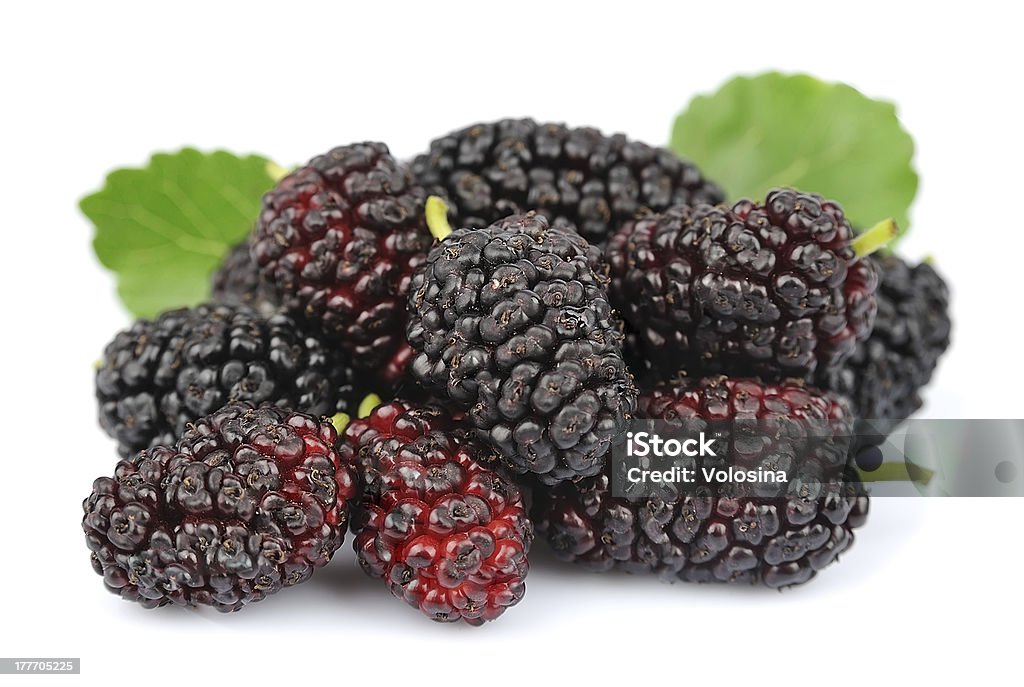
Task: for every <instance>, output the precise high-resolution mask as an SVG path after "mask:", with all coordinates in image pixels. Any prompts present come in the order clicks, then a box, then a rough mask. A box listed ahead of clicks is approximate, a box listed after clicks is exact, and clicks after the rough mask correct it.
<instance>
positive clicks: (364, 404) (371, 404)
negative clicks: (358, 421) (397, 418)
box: [356, 394, 381, 417]
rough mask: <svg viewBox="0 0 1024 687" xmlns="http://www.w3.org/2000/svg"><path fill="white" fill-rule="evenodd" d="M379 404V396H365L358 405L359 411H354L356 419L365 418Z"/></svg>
mask: <svg viewBox="0 0 1024 687" xmlns="http://www.w3.org/2000/svg"><path fill="white" fill-rule="evenodd" d="M380 404H381V399H380V396H378V395H377V394H367V395H366V397H365V398H363V400H362V401H361V402H360V403H359V410H358V411H356V415H357V416H358V417H367V416H368V415H369V414H370V413H372V412H373V409H374V408H376V407H377V406H379V405H380Z"/></svg>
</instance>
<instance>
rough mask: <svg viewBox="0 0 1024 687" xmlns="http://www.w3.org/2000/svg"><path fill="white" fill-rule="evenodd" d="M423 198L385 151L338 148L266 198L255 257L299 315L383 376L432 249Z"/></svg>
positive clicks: (365, 146)
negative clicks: (409, 296)
mask: <svg viewBox="0 0 1024 687" xmlns="http://www.w3.org/2000/svg"><path fill="white" fill-rule="evenodd" d="M425 199H426V197H425V195H424V194H423V193H422V192H421V191H420V190H419V189H418V188H417V187H415V186H413V185H412V180H411V178H410V174H409V171H408V170H407V169H406V168H404V167H402V166H401V165H399V164H398V162H397V161H396V160H395V159H394V158H393V157H391V155H390V154H389V153H388V148H387V146H385V145H384V144H383V143H360V144H355V145H349V146H343V147H339V148H335V149H333V150H331V151H330V152H328V153H327V154H325V155H320V156H318V157H315V158H313V160H311V161H310V162H309V164H307V165H306V166H304V167H301V168H299V169H297V170H296V171H294V172H292V173H291V174H289V175H288V176H286V177H285V178H284V179H282V180H281V181H280V182H278V184H277V186H276V187H275V188H273V189H272V190H271V191H269V192H268V193H267V194H266V195H265V196H264V197H263V209H262V211H261V213H260V216H259V219H258V221H257V223H256V229H255V233H254V236H253V240H252V255H253V257H254V259H255V260H256V263H257V264H258V265H259V266H260V269H261V270H262V272H263V275H264V277H265V278H266V279H267V280H268V281H270V282H271V283H273V284H274V285H275V286H276V288H277V290H278V291H279V292H280V293H281V296H282V299H283V301H284V305H285V307H286V308H287V309H288V310H289V311H290V312H291V313H292V314H293V315H295V316H297V317H301V318H304V319H306V320H308V321H310V322H311V323H313V324H315V325H316V326H317V327H319V328H321V329H322V331H323V333H324V334H325V336H327V338H328V339H329V340H330V341H331V342H332V343H334V344H335V345H338V346H340V347H341V348H343V349H344V350H345V351H347V352H348V353H350V354H351V356H352V360H353V362H354V363H355V364H356V365H357V366H359V367H360V368H361V369H366V370H377V369H378V368H380V367H382V366H384V365H387V364H388V363H389V361H391V360H393V359H394V357H395V356H396V355H398V354H399V349H401V348H402V346H403V345H404V339H403V334H404V331H405V301H406V293H407V291H408V286H409V277H410V275H411V274H412V271H413V269H414V268H415V267H416V266H417V265H418V264H420V263H422V262H423V260H424V259H425V257H426V252H427V250H428V249H429V248H430V245H431V242H432V240H433V239H432V237H431V236H430V233H429V232H428V230H427V227H426V224H425V221H424V217H423V203H424V201H425ZM392 381H394V380H392Z"/></svg>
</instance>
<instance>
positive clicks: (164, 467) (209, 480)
mask: <svg viewBox="0 0 1024 687" xmlns="http://www.w3.org/2000/svg"><path fill="white" fill-rule="evenodd" d="M336 440H337V432H336V431H335V429H334V427H333V426H332V425H331V424H330V423H329V422H326V421H324V422H321V421H319V420H317V419H315V418H313V417H312V416H309V415H303V414H301V413H290V412H288V411H285V410H282V409H279V408H274V407H270V406H263V407H260V408H255V407H253V406H252V405H250V404H247V403H232V404H229V405H227V406H225V407H224V408H221V409H220V410H218V411H217V412H215V413H213V414H212V415H210V416H209V417H205V418H202V419H200V420H197V421H196V422H195V423H194V425H192V426H190V427H189V429H188V430H187V431H186V432H185V433H184V435H182V437H181V439H180V440H179V441H178V442H177V444H176V446H175V447H174V448H170V447H167V446H157V447H154V448H152V449H150V450H146V451H142V452H141V453H139V454H138V455H136V456H135V457H134V458H132V459H131V460H124V461H121V462H120V463H118V465H117V468H116V469H115V471H114V476H113V477H101V478H99V479H97V480H96V481H95V482H94V484H93V490H92V494H91V495H90V496H89V498H87V499H86V500H85V501H84V503H83V508H84V510H85V517H84V518H83V520H82V527H83V529H84V530H85V535H86V543H87V544H88V547H89V549H90V551H92V564H93V568H94V569H95V570H96V572H97V573H98V574H100V575H102V576H103V581H104V583H105V584H106V586H107V589H109V590H110V591H111V592H114V593H115V594H119V595H120V596H121V597H122V598H124V599H127V600H129V601H136V602H138V603H140V604H142V605H143V606H145V607H146V608H156V607H158V606H164V605H166V604H172V603H173V604H177V605H181V606H197V605H207V606H213V607H215V608H217V610H220V611H225V612H226V611H237V610H238V609H240V608H242V606H244V605H246V604H249V603H254V602H256V601H261V600H262V599H264V598H265V597H266V596H267V595H269V594H273V593H274V592H276V591H278V590H279V589H281V588H283V587H290V586H292V585H295V584H298V583H300V582H304V581H305V580H307V579H308V578H309V577H310V575H312V573H313V571H314V569H315V568H318V567H320V566H322V565H325V564H326V563H327V562H328V561H329V560H330V559H331V556H332V555H333V554H334V552H335V551H336V550H337V549H338V548H339V547H340V546H341V543H342V540H343V539H344V536H345V527H346V505H347V503H348V500H349V499H351V498H353V497H354V496H355V495H356V490H357V483H356V475H355V472H354V471H353V470H352V469H351V467H349V466H346V465H343V464H342V463H341V461H340V459H339V456H338V453H337V452H336V450H335V449H334V444H335V442H336Z"/></svg>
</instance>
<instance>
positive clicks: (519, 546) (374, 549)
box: [340, 401, 533, 625]
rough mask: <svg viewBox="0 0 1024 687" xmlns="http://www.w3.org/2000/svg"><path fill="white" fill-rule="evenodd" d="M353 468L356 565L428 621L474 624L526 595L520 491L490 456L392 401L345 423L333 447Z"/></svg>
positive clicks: (528, 536) (444, 420) (432, 412)
mask: <svg viewBox="0 0 1024 687" xmlns="http://www.w3.org/2000/svg"><path fill="white" fill-rule="evenodd" d="M340 452H341V456H342V459H343V460H344V461H345V462H346V463H347V464H349V465H357V466H359V468H360V470H359V472H360V474H361V475H362V476H363V497H362V500H361V502H360V505H359V506H357V507H356V508H355V509H354V510H355V511H356V512H355V513H354V515H353V519H352V522H353V531H354V532H357V536H356V540H355V547H356V551H357V552H358V555H359V561H360V563H361V564H362V566H363V568H364V569H365V570H366V572H367V573H368V574H370V575H371V576H373V577H379V578H383V579H384V580H385V581H386V582H387V584H388V586H389V587H390V589H391V591H392V593H393V594H394V595H395V596H396V597H398V598H399V599H404V600H405V601H406V602H407V603H408V604H410V605H411V606H414V607H416V608H419V609H420V610H421V611H422V612H423V613H425V614H426V615H427V616H429V617H430V618H432V619H434V620H439V621H446V622H453V621H457V620H459V619H462V620H465V621H466V622H467V623H469V624H471V625H479V624H481V623H483V622H484V621H487V620H493V619H495V618H497V617H498V616H499V615H501V614H502V613H503V612H504V611H505V609H506V608H508V607H510V606H513V605H515V604H516V603H518V602H519V600H520V599H521V598H522V596H523V594H524V592H525V591H526V584H525V578H526V574H527V570H528V564H527V560H526V554H527V552H528V550H529V548H530V543H531V542H532V540H533V525H532V523H531V522H530V520H529V519H528V518H527V515H526V510H525V508H524V507H523V503H522V500H521V498H520V495H519V491H518V489H517V488H516V486H515V485H514V483H513V482H511V481H510V480H507V479H505V478H503V477H502V476H500V475H499V474H498V473H496V472H494V471H493V470H491V469H489V468H487V467H485V466H484V463H485V461H487V460H488V459H489V456H488V454H489V450H488V449H486V448H485V447H484V446H483V445H482V444H480V443H478V442H477V441H476V440H474V439H473V438H472V437H470V436H467V435H466V434H464V433H462V432H459V431H455V430H454V428H453V425H452V423H451V422H450V421H449V420H448V417H447V414H446V413H445V412H444V411H442V410H441V409H440V408H437V407H434V406H430V405H412V404H409V403H406V402H404V401H394V402H391V403H388V404H386V405H383V406H379V407H378V408H377V409H376V410H374V411H373V413H372V414H371V415H370V416H369V417H367V418H364V419H360V420H355V421H353V422H352V423H351V424H350V425H349V426H348V428H347V429H346V431H345V437H344V442H343V444H342V445H341V447H340Z"/></svg>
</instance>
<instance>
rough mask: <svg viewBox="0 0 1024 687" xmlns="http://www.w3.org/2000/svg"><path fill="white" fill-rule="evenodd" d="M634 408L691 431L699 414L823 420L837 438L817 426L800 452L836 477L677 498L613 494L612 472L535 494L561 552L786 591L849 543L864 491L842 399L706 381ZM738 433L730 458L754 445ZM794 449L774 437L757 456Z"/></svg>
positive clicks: (547, 534)
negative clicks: (772, 490)
mask: <svg viewBox="0 0 1024 687" xmlns="http://www.w3.org/2000/svg"><path fill="white" fill-rule="evenodd" d="M638 414H639V415H640V416H641V417H644V418H650V419H658V420H665V421H669V422H674V423H683V422H686V423H688V424H687V427H688V430H687V431H689V429H690V428H691V427H692V423H693V422H694V421H695V420H696V421H698V422H705V423H708V422H710V423H712V425H711V426H716V427H719V428H721V425H719V424H715V423H720V422H723V421H724V422H733V421H737V420H746V421H749V420H751V419H756V420H757V421H758V422H759V423H760V425H761V426H762V427H765V426H769V425H770V424H772V423H778V424H779V426H786V425H787V423H790V422H792V421H806V422H808V423H822V422H824V423H828V424H830V425H832V427H830V429H829V431H830V432H835V436H836V437H840V439H839V440H837V441H835V442H833V441H831V440H830V439H829V437H830V436H831V435H829V434H827V433H824V432H823V433H822V434H820V435H817V436H818V438H810V437H809V438H808V439H807V441H808V442H811V441H814V442H816V443H815V444H814V445H812V444H806V445H805V446H804V448H805V449H807V450H810V451H814V452H815V453H816V454H817V453H819V452H820V455H822V456H832V458H829V459H828V460H830V461H832V460H838V461H839V462H838V463H836V464H835V465H834V466H833V467H834V468H835V475H834V476H833V477H830V478H829V479H822V480H820V481H814V480H792V481H790V482H789V484H788V485H787V486H786V487H785V488H786V489H787V491H788V492H789V493H787V494H786V495H784V496H774V497H761V496H753V495H750V494H749V493H745V492H744V490H743V489H742V488H741V486H742V485H737V484H732V485H728V486H726V487H724V488H723V489H722V490H721V491H715V492H700V493H698V492H693V491H690V492H682V491H679V492H676V494H675V496H674V497H669V496H667V495H666V496H665V497H657V496H652V497H629V498H626V497H616V496H613V495H612V491H611V483H610V478H609V472H608V471H606V472H604V473H602V474H601V475H599V476H597V477H593V478H590V479H587V480H583V481H581V482H580V483H578V484H564V485H559V486H558V487H556V488H555V489H554V490H551V491H548V492H542V491H541V490H537V491H536V492H535V498H536V499H537V504H536V506H535V507H534V518H535V522H536V523H537V529H538V532H539V533H541V535H542V537H543V538H546V539H547V541H548V542H549V544H550V545H551V547H552V548H553V549H554V552H555V555H556V556H557V557H558V558H560V559H562V560H566V561H572V562H576V563H579V564H581V565H583V566H585V567H587V568H589V569H592V570H597V571H604V570H610V569H620V570H625V571H628V572H638V573H639V572H642V573H655V574H658V575H660V576H661V577H662V578H663V579H666V580H667V581H675V580H684V581H688V582H733V583H749V584H761V585H766V586H769V587H786V586H790V585H795V584H801V583H803V582H806V581H807V580H809V579H811V578H812V577H813V576H814V575H815V574H816V573H817V572H818V571H819V570H821V569H822V568H824V567H825V566H827V565H829V564H830V563H832V562H833V561H835V560H836V559H837V558H838V556H839V554H841V553H842V552H844V551H846V550H847V549H849V547H850V546H851V545H852V543H853V529H854V528H856V527H859V526H860V525H861V524H863V522H864V521H865V519H866V517H867V511H868V498H867V496H866V494H865V493H864V491H863V489H862V488H861V487H860V484H859V483H858V482H857V480H856V474H855V473H854V472H852V471H851V470H850V469H849V468H848V467H847V462H848V460H847V457H846V452H845V447H846V445H847V444H848V440H847V441H846V442H844V441H842V440H841V437H842V436H843V435H844V433H846V434H848V433H849V431H850V429H851V423H852V418H851V415H850V412H849V410H848V409H847V408H846V407H845V406H844V404H843V402H842V401H840V400H839V399H838V398H835V397H832V396H830V395H828V394H825V393H823V392H818V391H815V390H814V389H811V388H805V387H803V386H797V385H783V386H770V385H763V384H761V383H760V382H757V381H753V380H742V379H728V378H725V377H714V378H707V379H703V380H697V381H695V380H687V381H684V382H683V383H682V384H680V385H678V386H674V387H664V388H660V389H656V390H654V391H652V392H649V393H644V394H642V395H641V397H640V402H639V410H638ZM762 436H767V435H766V434H763V435H762ZM739 437H740V434H739V433H736V434H733V435H732V439H731V440H730V441H731V442H733V443H730V444H729V447H730V448H729V456H730V457H731V459H732V460H737V459H738V457H739V456H740V455H741V454H746V453H747V452H749V450H750V446H749V445H746V446H744V447H743V448H742V449H741V448H740V447H739V444H738V443H737V442H738V441H739ZM817 442H821V443H820V444H818V443H817ZM791 448H792V447H791V446H790V447H788V448H787V447H786V446H785V445H784V444H783V443H782V442H773V443H772V444H770V445H767V446H762V447H761V448H760V452H759V454H758V455H759V456H768V455H769V454H771V453H772V452H775V451H779V452H786V451H789V450H790V449H791ZM837 449H843V450H842V451H841V452H840V453H836V450H837ZM749 459H750V456H749V455H747V456H746V457H745V460H749ZM822 474H825V473H822ZM748 484H749V483H748Z"/></svg>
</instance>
